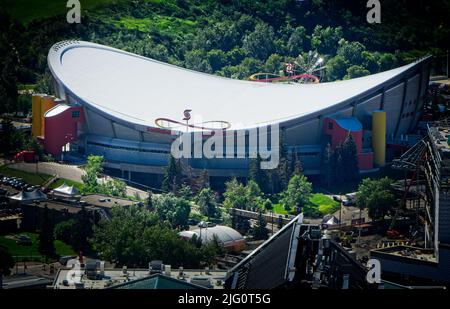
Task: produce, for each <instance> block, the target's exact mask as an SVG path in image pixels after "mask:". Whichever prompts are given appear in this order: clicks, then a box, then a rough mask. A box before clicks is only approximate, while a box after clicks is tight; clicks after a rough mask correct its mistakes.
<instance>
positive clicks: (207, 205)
mask: <svg viewBox="0 0 450 309" xmlns="http://www.w3.org/2000/svg"><path fill="white" fill-rule="evenodd" d="M196 202H197V204H198V206H199V207H200V213H201V214H202V215H204V216H207V217H208V219H209V218H214V217H216V216H217V214H218V209H217V202H216V196H215V194H214V191H213V190H211V189H210V188H203V189H202V190H201V191H200V192H199V193H198V194H197V197H196Z"/></svg>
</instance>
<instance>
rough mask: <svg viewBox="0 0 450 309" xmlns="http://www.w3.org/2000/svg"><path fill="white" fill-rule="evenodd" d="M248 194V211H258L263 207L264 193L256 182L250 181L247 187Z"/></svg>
mask: <svg viewBox="0 0 450 309" xmlns="http://www.w3.org/2000/svg"><path fill="white" fill-rule="evenodd" d="M245 193H246V200H247V201H246V202H247V203H246V207H245V208H246V209H250V210H253V211H255V210H257V209H260V208H261V207H262V206H263V205H262V192H261V189H260V188H259V185H258V184H257V183H256V181H253V180H250V181H249V182H248V183H247V186H245Z"/></svg>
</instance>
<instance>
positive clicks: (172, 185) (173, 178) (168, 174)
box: [161, 156, 181, 193]
mask: <svg viewBox="0 0 450 309" xmlns="http://www.w3.org/2000/svg"><path fill="white" fill-rule="evenodd" d="M180 185H181V163H180V160H179V159H175V158H174V157H173V156H169V163H168V165H167V167H166V169H165V173H164V179H163V182H162V186H161V188H162V189H163V190H164V191H166V192H173V193H176V192H177V191H178V188H179V187H180Z"/></svg>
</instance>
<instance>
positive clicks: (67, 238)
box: [54, 219, 75, 244]
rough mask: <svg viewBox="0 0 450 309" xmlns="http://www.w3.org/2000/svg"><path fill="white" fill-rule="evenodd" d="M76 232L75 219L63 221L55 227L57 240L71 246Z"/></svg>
mask: <svg viewBox="0 0 450 309" xmlns="http://www.w3.org/2000/svg"><path fill="white" fill-rule="evenodd" d="M74 230H75V219H69V220H65V221H62V222H60V223H58V224H56V225H55V230H54V236H55V239H58V240H61V241H63V242H65V243H66V244H71V242H72V240H73V238H72V236H73V232H74Z"/></svg>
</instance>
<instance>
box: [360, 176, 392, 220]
mask: <svg viewBox="0 0 450 309" xmlns="http://www.w3.org/2000/svg"><path fill="white" fill-rule="evenodd" d="M392 183H393V180H392V179H390V178H388V177H384V178H381V179H370V178H365V179H363V181H362V182H361V184H360V185H359V187H358V192H357V194H356V204H357V206H358V207H359V208H361V209H363V208H368V210H369V217H370V218H372V220H374V221H375V220H380V219H383V218H384V217H385V216H386V215H387V214H389V213H390V212H392V209H393V207H394V206H395V205H396V204H397V203H396V200H395V196H394V193H393V189H392V187H391V185H392Z"/></svg>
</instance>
